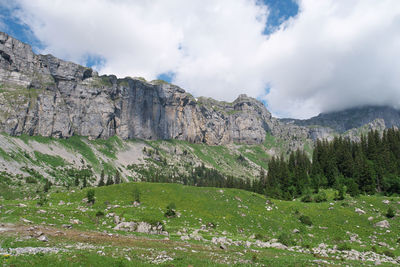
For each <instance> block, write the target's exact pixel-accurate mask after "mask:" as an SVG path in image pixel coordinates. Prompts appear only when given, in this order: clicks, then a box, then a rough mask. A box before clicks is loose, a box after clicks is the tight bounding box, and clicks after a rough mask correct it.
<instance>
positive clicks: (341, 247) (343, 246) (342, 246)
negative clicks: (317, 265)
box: [337, 243, 351, 250]
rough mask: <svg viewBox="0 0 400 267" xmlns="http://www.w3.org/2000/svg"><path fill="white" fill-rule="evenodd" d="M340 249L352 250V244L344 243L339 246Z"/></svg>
mask: <svg viewBox="0 0 400 267" xmlns="http://www.w3.org/2000/svg"><path fill="white" fill-rule="evenodd" d="M337 249H338V250H351V246H350V245H349V244H347V243H342V244H339V245H338V246H337Z"/></svg>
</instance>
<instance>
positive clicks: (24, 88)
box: [0, 33, 272, 145]
mask: <svg viewBox="0 0 400 267" xmlns="http://www.w3.org/2000/svg"><path fill="white" fill-rule="evenodd" d="M271 125H272V117H271V114H270V113H269V112H268V111H267V109H266V108H265V106H264V105H263V104H262V103H260V102H259V101H257V100H255V99H253V98H250V97H247V96H245V95H241V96H239V98H237V99H236V100H235V101H234V102H233V103H226V102H218V101H215V100H212V99H207V98H201V99H199V100H196V99H195V98H194V97H193V96H191V95H190V94H188V93H186V92H185V91H184V90H183V89H181V88H179V87H177V86H174V85H171V84H169V83H165V82H162V81H153V82H146V81H144V80H143V79H139V78H129V77H127V78H124V79H117V78H116V77H115V76H112V75H111V76H98V74H97V73H96V72H94V71H93V70H92V69H90V68H86V67H83V66H80V65H77V64H74V63H72V62H66V61H63V60H60V59H58V58H55V57H53V56H52V55H36V54H35V53H33V52H32V49H31V47H30V46H29V45H27V44H24V43H22V42H20V41H18V40H16V39H14V38H12V37H11V36H9V35H7V34H5V33H0V131H2V132H6V133H8V134H11V135H20V134H28V135H42V136H52V137H60V138H64V137H70V136H72V135H82V136H88V137H89V138H108V137H110V136H113V135H118V136H120V137H121V138H124V139H129V138H143V139H181V140H187V141H190V142H205V143H207V144H213V145H214V144H225V143H230V142H241V143H249V144H253V143H262V142H263V141H264V139H265V135H266V133H267V132H268V131H270V126H271Z"/></svg>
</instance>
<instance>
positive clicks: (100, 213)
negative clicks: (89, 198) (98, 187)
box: [96, 210, 104, 217]
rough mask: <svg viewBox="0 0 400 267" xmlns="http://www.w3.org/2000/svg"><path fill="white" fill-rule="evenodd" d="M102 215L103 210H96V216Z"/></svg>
mask: <svg viewBox="0 0 400 267" xmlns="http://www.w3.org/2000/svg"><path fill="white" fill-rule="evenodd" d="M103 216H104V212H102V211H101V210H99V211H97V212H96V217H103Z"/></svg>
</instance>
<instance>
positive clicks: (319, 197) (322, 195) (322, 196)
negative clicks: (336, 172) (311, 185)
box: [314, 190, 328, 203]
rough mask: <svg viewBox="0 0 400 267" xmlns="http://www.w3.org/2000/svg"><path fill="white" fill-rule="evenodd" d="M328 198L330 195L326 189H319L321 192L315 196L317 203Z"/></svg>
mask: <svg viewBox="0 0 400 267" xmlns="http://www.w3.org/2000/svg"><path fill="white" fill-rule="evenodd" d="M327 200H328V197H327V195H326V193H325V191H322V190H321V191H319V193H318V194H317V195H316V196H315V197H314V201H315V202H317V203H321V202H325V201H327Z"/></svg>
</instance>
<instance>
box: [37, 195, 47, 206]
mask: <svg viewBox="0 0 400 267" xmlns="http://www.w3.org/2000/svg"><path fill="white" fill-rule="evenodd" d="M46 202H47V198H46V196H45V195H40V197H39V200H38V202H37V205H38V206H43V205H44V204H46Z"/></svg>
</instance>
